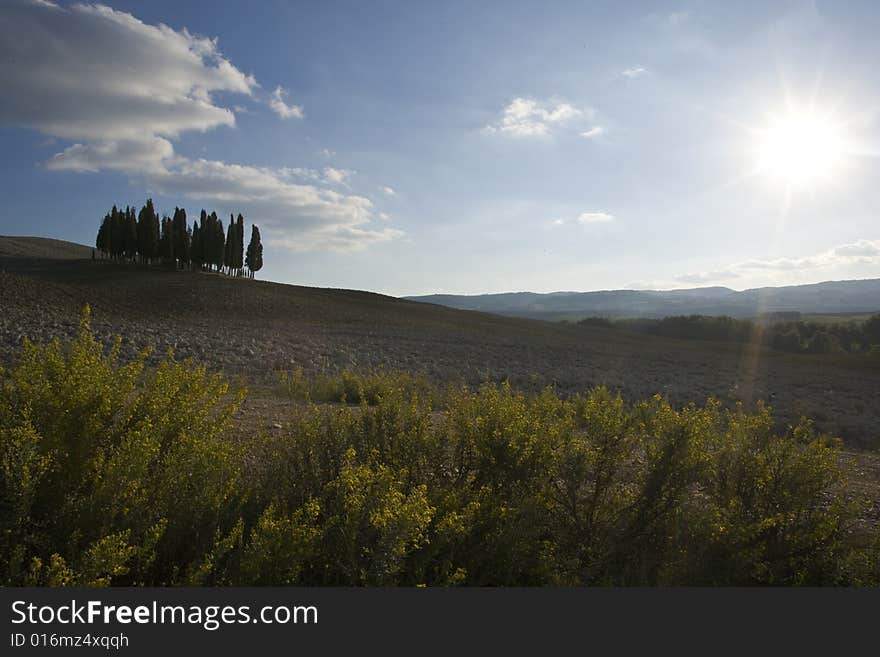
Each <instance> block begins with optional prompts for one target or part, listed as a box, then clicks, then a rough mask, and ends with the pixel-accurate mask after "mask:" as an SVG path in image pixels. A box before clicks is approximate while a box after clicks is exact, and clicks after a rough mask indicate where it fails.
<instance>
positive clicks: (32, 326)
mask: <svg viewBox="0 0 880 657" xmlns="http://www.w3.org/2000/svg"><path fill="white" fill-rule="evenodd" d="M46 253H54V254H55V257H52V258H49V257H46ZM83 253H85V254H87V257H81V258H79V259H77V258H76V255H77V254H83ZM22 254H25V255H22ZM33 254H37V255H33ZM0 265H2V267H4V268H5V270H6V273H4V274H0V308H2V313H0V360H2V359H9V358H10V357H12V355H13V354H14V353H15V351H16V350H17V346H18V344H19V343H20V341H21V339H22V338H23V337H25V336H27V337H30V338H32V339H35V340H38V341H45V340H49V339H51V338H53V337H56V336H62V337H64V336H72V335H73V334H74V333H75V331H76V327H77V324H78V320H79V316H80V314H81V312H82V308H83V306H85V305H86V304H89V305H90V306H91V308H92V313H93V326H94V328H95V329H96V331H97V332H98V333H99V335H101V336H102V337H103V338H105V339H107V340H110V339H111V338H112V337H113V336H114V335H121V336H122V338H123V355H124V356H126V355H133V354H134V353H135V352H136V351H137V350H139V349H141V348H143V347H144V346H146V345H147V344H152V345H153V346H154V347H155V352H154V355H153V356H152V361H151V362H156V360H157V359H158V355H159V354H164V353H165V352H166V351H167V349H169V348H172V349H174V351H175V354H176V356H177V357H179V358H188V357H192V358H195V359H197V360H199V361H201V362H204V363H205V364H206V365H207V366H208V367H210V368H212V369H216V370H224V371H225V372H227V373H228V374H231V375H234V376H240V377H241V378H242V380H243V381H244V382H246V383H247V384H248V385H251V386H252V387H253V386H272V385H274V383H275V381H276V380H277V373H278V371H280V370H294V369H298V368H302V369H303V370H304V371H305V372H307V373H308V372H312V373H318V372H338V371H340V370H342V369H346V368H347V369H351V370H370V369H374V368H384V369H392V370H407V371H418V372H422V373H424V374H426V375H428V376H429V377H431V378H432V379H433V380H435V381H439V382H443V381H461V382H464V383H468V384H471V385H473V384H478V383H479V382H481V381H484V380H486V379H492V380H504V379H509V380H510V381H511V382H512V383H513V384H514V385H516V386H519V387H522V388H526V389H529V390H536V389H539V388H541V387H543V386H545V385H555V386H556V387H557V389H558V390H559V391H560V392H562V393H564V394H569V393H574V392H577V391H580V390H585V389H587V388H590V387H592V386H596V385H607V386H608V387H610V388H612V389H614V390H619V391H621V392H622V393H623V394H624V395H625V396H626V397H628V398H630V399H642V398H645V397H647V396H650V395H653V394H655V393H658V392H659V393H662V394H665V395H667V396H668V397H669V398H670V400H671V401H672V402H674V403H676V404H685V403H688V402H691V401H694V402H698V403H702V402H703V401H705V399H706V397H708V396H715V397H718V398H719V399H721V400H722V402H723V403H725V404H733V403H735V402H736V401H744V402H745V403H747V404H752V403H754V402H755V401H756V400H758V399H765V400H766V399H768V398H769V397H770V396H771V395H772V396H773V407H774V415H775V417H776V419H777V421H778V422H780V423H787V422H791V421H796V420H797V418H799V417H800V416H801V415H808V416H811V417H814V418H815V419H816V423H817V427H818V428H820V429H822V430H826V431H831V432H834V433H837V434H838V435H841V436H843V437H844V438H845V439H846V440H847V441H849V442H850V443H851V444H856V445H876V444H880V436H878V434H877V429H876V428H877V427H878V426H880V407H878V406H877V404H876V400H875V399H874V397H873V395H872V393H871V392H870V391H872V390H878V389H880V367H878V366H877V364H876V363H875V362H874V361H867V360H865V359H858V358H852V357H849V356H847V355H797V354H787V353H779V352H775V351H772V350H769V349H759V348H754V347H752V346H750V345H747V344H732V343H709V342H699V341H687V340H677V339H670V338H661V337H658V336H650V335H642V334H633V333H629V332H626V331H614V330H609V329H604V328H601V327H586V326H576V325H566V324H560V323H556V322H545V321H539V320H534V319H523V318H516V317H504V316H499V315H492V314H488V313H483V312H476V311H465V310H458V309H453V308H448V307H444V306H439V305H432V304H426V303H418V302H415V301H409V300H404V299H397V298H393V297H389V296H384V295H381V294H374V293H370V292H361V291H355V290H341V289H326V288H314V287H304V286H297V285H285V284H280V283H271V282H266V281H260V280H246V279H240V278H229V277H226V276H221V275H217V274H208V273H203V272H192V271H172V270H168V269H166V268H163V267H162V266H154V267H146V266H142V265H128V264H118V263H113V262H110V261H106V260H105V261H101V260H97V261H92V260H91V249H89V248H88V247H83V246H81V245H76V244H71V243H64V242H58V241H54V240H42V239H39V238H6V237H4V238H0Z"/></svg>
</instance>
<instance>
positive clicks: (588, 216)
mask: <svg viewBox="0 0 880 657" xmlns="http://www.w3.org/2000/svg"><path fill="white" fill-rule="evenodd" d="M614 219H615V217H614V215H613V214H610V213H608V212H581V213H580V214H579V215H578V216H576V217H573V218H566V217H559V218H556V219H553V220H551V222H550V224H551V225H553V226H567V225H570V224H580V225H584V226H585V225H589V224H606V223H609V222H611V221H614Z"/></svg>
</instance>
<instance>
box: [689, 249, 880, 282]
mask: <svg viewBox="0 0 880 657" xmlns="http://www.w3.org/2000/svg"><path fill="white" fill-rule="evenodd" d="M847 265H875V266H880V240H866V239H860V240H856V241H855V242H850V243H847V244H840V245H838V246H835V247H833V248H830V249H828V250H826V251H822V252H820V253H817V254H814V255H811V256H804V257H800V258H756V259H751V260H744V261H742V262H738V263H734V264H733V265H731V266H729V267H726V268H723V269H719V270H714V271H706V272H690V273H687V274H681V275H678V276H675V277H674V280H676V281H681V282H688V283H711V282H721V281H726V280H731V279H735V278H743V277H747V276H760V275H765V276H766V275H769V276H776V277H778V276H779V275H784V274H793V275H797V274H802V273H804V274H809V273H814V272H817V271H823V270H833V269H834V268H836V267H842V266H847Z"/></svg>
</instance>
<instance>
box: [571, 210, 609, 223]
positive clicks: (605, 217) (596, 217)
mask: <svg viewBox="0 0 880 657" xmlns="http://www.w3.org/2000/svg"><path fill="white" fill-rule="evenodd" d="M609 221H614V216H613V215H610V214H608V213H607V212H583V213H581V214H580V215H579V216H578V218H577V222H578V223H579V224H604V223H608V222H609Z"/></svg>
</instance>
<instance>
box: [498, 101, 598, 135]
mask: <svg viewBox="0 0 880 657" xmlns="http://www.w3.org/2000/svg"><path fill="white" fill-rule="evenodd" d="M593 114H594V111H593V110H592V109H590V108H587V109H579V108H577V107H575V106H573V105H571V104H569V103H567V102H564V101H562V100H559V99H550V100H546V101H541V100H537V99H535V98H514V99H513V100H512V101H511V102H510V104H509V105H507V107H505V108H504V109H503V110H502V112H501V116H500V117H499V118H498V120H497V121H495V122H494V123H490V124H489V125H487V126H486V127H485V128H483V131H484V132H485V133H487V134H501V135H508V136H511V137H544V136H547V135H549V134H550V133H551V132H552V131H553V130H555V129H556V128H558V127H560V126H562V125H565V124H567V123H569V122H571V121H573V120H575V119H578V118H581V117H586V118H589V117H592V116H593Z"/></svg>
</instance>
